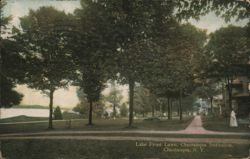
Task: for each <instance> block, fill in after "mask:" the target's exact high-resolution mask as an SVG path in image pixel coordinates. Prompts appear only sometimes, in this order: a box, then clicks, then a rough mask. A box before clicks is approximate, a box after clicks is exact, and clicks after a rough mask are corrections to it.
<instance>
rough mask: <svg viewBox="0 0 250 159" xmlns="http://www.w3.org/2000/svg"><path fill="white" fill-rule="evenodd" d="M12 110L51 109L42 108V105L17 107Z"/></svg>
mask: <svg viewBox="0 0 250 159" xmlns="http://www.w3.org/2000/svg"><path fill="white" fill-rule="evenodd" d="M12 108H18V109H49V107H48V106H42V105H15V106H13V107H12Z"/></svg>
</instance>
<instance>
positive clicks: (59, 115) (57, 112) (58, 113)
mask: <svg viewBox="0 0 250 159" xmlns="http://www.w3.org/2000/svg"><path fill="white" fill-rule="evenodd" d="M62 119H63V116H62V111H61V108H60V107H59V106H57V107H56V108H55V110H54V120H62Z"/></svg>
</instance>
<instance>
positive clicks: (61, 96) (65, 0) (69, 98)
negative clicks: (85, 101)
mask: <svg viewBox="0 0 250 159" xmlns="http://www.w3.org/2000/svg"><path fill="white" fill-rule="evenodd" d="M41 6H54V7H55V8H57V9H58V10H64V11H65V12H67V13H68V12H73V11H74V9H75V8H80V1H79V0H7V5H6V7H5V8H4V14H6V15H11V16H12V18H13V20H12V22H11V23H12V24H13V25H15V26H19V18H20V17H22V16H24V15H27V14H28V12H29V9H34V10H36V9H38V8H39V7H41ZM190 22H191V23H193V24H194V25H196V26H197V27H199V28H202V29H207V31H208V33H210V32H213V31H215V30H217V29H219V28H220V27H223V26H227V25H229V24H234V25H245V24H246V23H247V20H244V21H239V22H235V21H234V20H233V21H232V22H230V23H227V24H226V23H225V22H224V20H223V19H221V18H218V17H216V15H215V14H213V13H210V14H208V15H206V16H203V17H201V18H200V20H199V21H195V20H190ZM121 88H122V89H123V90H124V95H125V94H126V92H127V87H126V86H125V87H121ZM16 90H17V91H19V92H21V93H23V94H24V98H23V101H22V104H39V105H48V102H49V99H48V98H47V97H45V96H44V95H42V94H40V93H39V91H36V90H31V89H28V88H27V87H26V86H25V85H22V86H20V85H19V86H17V88H16ZM75 92H76V87H70V88H69V89H68V90H64V89H60V90H58V91H56V92H55V97H54V104H55V105H60V106H63V107H74V106H75V105H76V104H77V103H78V99H77V96H76V93H75ZM125 99H126V98H125Z"/></svg>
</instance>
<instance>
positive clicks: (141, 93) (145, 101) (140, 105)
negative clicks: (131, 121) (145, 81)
mask: <svg viewBox="0 0 250 159" xmlns="http://www.w3.org/2000/svg"><path fill="white" fill-rule="evenodd" d="M134 104H135V112H136V113H139V114H142V115H146V114H147V113H149V112H151V111H152V109H155V108H156V107H157V105H159V103H158V101H157V98H156V96H155V95H154V94H152V93H150V91H149V90H148V89H146V88H144V87H143V86H142V85H138V86H136V87H135V100H134Z"/></svg>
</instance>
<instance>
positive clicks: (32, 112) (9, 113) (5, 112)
mask: <svg viewBox="0 0 250 159" xmlns="http://www.w3.org/2000/svg"><path fill="white" fill-rule="evenodd" d="M20 115H26V116H31V117H48V116H49V109H26V108H21V109H19V108H9V109H4V108H2V109H0V119H4V118H10V117H15V116H20Z"/></svg>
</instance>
